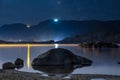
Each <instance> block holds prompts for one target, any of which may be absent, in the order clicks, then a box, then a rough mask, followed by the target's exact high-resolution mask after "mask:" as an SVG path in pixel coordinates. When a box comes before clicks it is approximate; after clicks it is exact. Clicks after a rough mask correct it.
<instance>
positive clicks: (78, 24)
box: [0, 20, 120, 41]
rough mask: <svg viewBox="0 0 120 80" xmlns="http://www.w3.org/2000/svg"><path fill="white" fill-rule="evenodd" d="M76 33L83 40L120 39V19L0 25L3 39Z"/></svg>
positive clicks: (51, 37) (37, 37) (27, 38)
mask: <svg viewBox="0 0 120 80" xmlns="http://www.w3.org/2000/svg"><path fill="white" fill-rule="evenodd" d="M74 35H79V36H82V37H79V38H80V39H79V40H81V41H84V40H94V39H95V37H98V38H99V39H104V40H107V39H106V38H110V37H111V39H114V38H115V40H120V21H97V20H90V21H74V20H60V21H58V22H54V21H53V20H46V21H43V22H40V23H39V24H38V25H33V26H31V27H30V28H27V25H25V24H22V23H16V24H7V25H3V26H1V27H0V38H1V39H2V40H8V39H9V40H10V39H12V40H19V39H22V40H53V39H56V38H61V39H63V38H65V37H69V36H74ZM88 37H89V38H88ZM112 37H114V38H112ZM99 39H98V40H99ZM108 40H109V39H108Z"/></svg>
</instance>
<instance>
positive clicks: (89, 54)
mask: <svg viewBox="0 0 120 80" xmlns="http://www.w3.org/2000/svg"><path fill="white" fill-rule="evenodd" d="M59 47H60V48H65V49H68V50H70V51H72V52H73V53H74V54H76V55H78V56H82V57H86V58H88V59H91V60H92V61H93V64H92V65H91V66H86V67H82V68H77V69H73V70H70V71H68V72H69V73H68V74H110V75H111V74H112V75H120V64H117V62H118V61H120V48H102V49H95V48H80V47H78V46H72V45H71V46H64V45H63V46H59ZM53 48H55V47H54V46H36V47H35V46H32V47H30V52H29V53H30V60H29V61H30V62H32V60H33V59H34V58H35V57H37V56H38V55H40V54H42V53H44V52H46V51H48V50H50V49H53ZM27 55H28V47H27V46H26V47H25V46H20V47H7V46H6V47H0V68H2V64H3V63H5V62H14V61H15V60H16V58H21V59H23V60H24V62H25V63H24V68H22V69H20V70H19V71H26V72H35V73H47V72H44V71H37V70H34V69H32V67H31V66H30V67H29V68H28V64H27V63H28V57H27Z"/></svg>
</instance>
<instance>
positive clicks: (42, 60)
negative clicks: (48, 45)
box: [32, 48, 92, 66]
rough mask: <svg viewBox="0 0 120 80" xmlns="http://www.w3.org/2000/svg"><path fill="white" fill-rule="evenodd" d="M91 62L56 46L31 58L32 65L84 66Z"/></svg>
mask: <svg viewBox="0 0 120 80" xmlns="http://www.w3.org/2000/svg"><path fill="white" fill-rule="evenodd" d="M91 63H92V61H91V60H89V59H87V58H84V57H80V56H77V55H74V54H73V53H72V52H71V51H69V50H67V49H63V48H57V49H51V50H49V51H47V52H45V53H43V54H42V55H39V56H38V57H37V58H35V59H34V60H33V62H32V66H68V65H70V66H75V65H81V66H86V65H91Z"/></svg>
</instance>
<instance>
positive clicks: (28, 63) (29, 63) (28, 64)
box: [27, 44, 31, 69]
mask: <svg viewBox="0 0 120 80" xmlns="http://www.w3.org/2000/svg"><path fill="white" fill-rule="evenodd" d="M30 65H31V62H30V44H28V45H27V67H28V69H29V68H30Z"/></svg>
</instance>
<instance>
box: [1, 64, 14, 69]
mask: <svg viewBox="0 0 120 80" xmlns="http://www.w3.org/2000/svg"><path fill="white" fill-rule="evenodd" d="M2 68H3V69H4V70H11V69H15V65H14V64H13V63H11V62H6V63H4V64H3V65H2Z"/></svg>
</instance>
